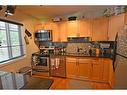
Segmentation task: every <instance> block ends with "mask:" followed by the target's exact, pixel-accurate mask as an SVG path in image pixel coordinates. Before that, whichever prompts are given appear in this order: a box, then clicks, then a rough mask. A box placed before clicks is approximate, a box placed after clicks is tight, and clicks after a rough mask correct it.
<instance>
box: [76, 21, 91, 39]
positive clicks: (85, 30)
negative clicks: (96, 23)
mask: <svg viewBox="0 0 127 95" xmlns="http://www.w3.org/2000/svg"><path fill="white" fill-rule="evenodd" d="M78 32H79V35H80V37H91V32H92V20H80V21H79V31H78Z"/></svg>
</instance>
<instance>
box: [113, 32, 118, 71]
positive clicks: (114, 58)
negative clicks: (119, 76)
mask: <svg viewBox="0 0 127 95" xmlns="http://www.w3.org/2000/svg"><path fill="white" fill-rule="evenodd" d="M117 39H118V32H117V34H116V37H115V42H114V53H113V70H114V72H115V68H116V66H115V61H116V55H117V54H116V50H117Z"/></svg>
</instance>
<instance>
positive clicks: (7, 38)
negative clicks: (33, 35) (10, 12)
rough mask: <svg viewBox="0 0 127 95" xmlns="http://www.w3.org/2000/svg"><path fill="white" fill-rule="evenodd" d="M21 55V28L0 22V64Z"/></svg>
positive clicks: (22, 53) (22, 52)
mask: <svg viewBox="0 0 127 95" xmlns="http://www.w3.org/2000/svg"><path fill="white" fill-rule="evenodd" d="M23 55H24V51H23V44H22V37H21V26H20V25H16V24H12V23H8V22H3V21H0V63H2V62H5V61H8V60H12V59H15V58H18V57H21V56H23Z"/></svg>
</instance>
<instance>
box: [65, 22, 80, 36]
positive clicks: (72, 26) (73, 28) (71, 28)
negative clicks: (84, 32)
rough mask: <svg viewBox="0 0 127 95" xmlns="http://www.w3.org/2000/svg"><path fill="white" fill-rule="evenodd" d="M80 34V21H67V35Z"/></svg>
mask: <svg viewBox="0 0 127 95" xmlns="http://www.w3.org/2000/svg"><path fill="white" fill-rule="evenodd" d="M77 36H79V34H78V21H77V20H76V21H67V37H77Z"/></svg>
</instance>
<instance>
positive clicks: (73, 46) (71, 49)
mask: <svg viewBox="0 0 127 95" xmlns="http://www.w3.org/2000/svg"><path fill="white" fill-rule="evenodd" d="M91 45H92V44H91V43H68V44H67V47H66V52H67V53H77V51H78V50H77V49H78V48H80V49H81V50H80V53H84V52H87V53H88V50H89V46H91Z"/></svg>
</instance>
